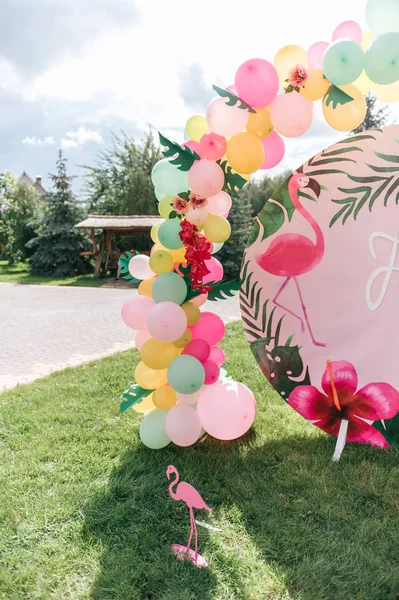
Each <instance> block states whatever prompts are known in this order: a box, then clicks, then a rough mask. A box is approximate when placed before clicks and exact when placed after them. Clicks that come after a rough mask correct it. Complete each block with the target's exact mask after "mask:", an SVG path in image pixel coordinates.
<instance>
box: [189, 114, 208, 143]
mask: <svg viewBox="0 0 399 600" xmlns="http://www.w3.org/2000/svg"><path fill="white" fill-rule="evenodd" d="M186 131H187V135H188V136H189V137H190V140H194V141H195V142H199V141H200V139H201V138H202V136H203V135H205V134H206V133H208V131H209V125H208V122H207V120H206V119H205V117H202V116H201V115H195V116H194V117H190V118H189V120H188V121H187V123H186Z"/></svg>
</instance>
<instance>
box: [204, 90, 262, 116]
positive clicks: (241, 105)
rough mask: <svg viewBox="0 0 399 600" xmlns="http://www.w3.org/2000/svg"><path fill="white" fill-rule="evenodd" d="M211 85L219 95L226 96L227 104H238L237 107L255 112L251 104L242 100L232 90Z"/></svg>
mask: <svg viewBox="0 0 399 600" xmlns="http://www.w3.org/2000/svg"><path fill="white" fill-rule="evenodd" d="M212 87H213V89H214V90H215V92H216V93H217V94H218V95H219V96H221V97H222V98H228V101H227V102H226V104H227V106H236V105H237V104H238V108H241V109H242V110H247V111H248V112H251V113H256V110H255V109H254V108H252V106H250V105H249V104H247V103H246V102H244V100H241V98H239V97H238V96H236V95H235V94H233V92H229V90H225V89H224V88H220V87H218V86H217V85H213V86H212Z"/></svg>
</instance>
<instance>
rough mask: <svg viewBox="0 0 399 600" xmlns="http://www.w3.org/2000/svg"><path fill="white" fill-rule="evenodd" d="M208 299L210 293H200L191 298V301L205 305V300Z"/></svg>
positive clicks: (198, 304)
mask: <svg viewBox="0 0 399 600" xmlns="http://www.w3.org/2000/svg"><path fill="white" fill-rule="evenodd" d="M207 300H208V294H200V295H199V296H195V297H194V298H191V300H190V302H192V303H193V304H196V305H197V306H203V305H204V304H205V302H206V301H207Z"/></svg>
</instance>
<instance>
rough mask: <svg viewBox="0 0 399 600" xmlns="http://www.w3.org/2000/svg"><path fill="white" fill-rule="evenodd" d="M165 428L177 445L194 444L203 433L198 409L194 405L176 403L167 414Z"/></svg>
mask: <svg viewBox="0 0 399 600" xmlns="http://www.w3.org/2000/svg"><path fill="white" fill-rule="evenodd" d="M165 429H166V433H167V435H168V436H169V437H170V439H171V440H172V442H173V443H174V444H176V445H177V446H192V445H193V444H195V442H196V441H197V440H198V438H199V437H200V435H201V423H200V420H199V417H198V414H197V411H196V410H195V409H194V408H193V407H192V406H187V405H185V404H175V405H174V406H172V408H171V409H170V410H169V412H168V414H167V416H166V421H165Z"/></svg>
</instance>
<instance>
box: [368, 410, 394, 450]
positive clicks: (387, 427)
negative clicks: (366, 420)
mask: <svg viewBox="0 0 399 600" xmlns="http://www.w3.org/2000/svg"><path fill="white" fill-rule="evenodd" d="M373 427H375V428H376V429H378V431H379V432H381V433H382V435H383V436H384V438H385V439H386V440H387V442H388V443H389V444H390V445H391V446H393V445H395V446H399V413H398V414H397V415H396V416H395V417H392V419H387V420H386V421H384V423H382V421H374V423H373Z"/></svg>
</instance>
